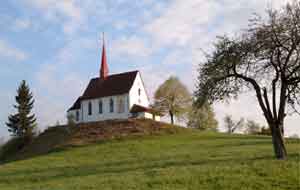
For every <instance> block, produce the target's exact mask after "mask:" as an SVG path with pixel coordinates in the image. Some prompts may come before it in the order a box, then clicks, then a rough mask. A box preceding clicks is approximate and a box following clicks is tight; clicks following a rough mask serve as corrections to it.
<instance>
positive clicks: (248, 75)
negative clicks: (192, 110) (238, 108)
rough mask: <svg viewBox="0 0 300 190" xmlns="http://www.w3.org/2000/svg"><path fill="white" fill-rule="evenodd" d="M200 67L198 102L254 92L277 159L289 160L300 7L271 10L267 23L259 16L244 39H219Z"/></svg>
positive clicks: (299, 64)
mask: <svg viewBox="0 0 300 190" xmlns="http://www.w3.org/2000/svg"><path fill="white" fill-rule="evenodd" d="M200 67H201V68H200V74H199V79H198V80H199V82H198V90H197V93H196V94H197V97H198V103H199V104H201V102H204V100H205V99H206V100H209V101H211V102H212V101H217V100H223V99H228V98H232V97H237V96H238V94H240V93H243V92H245V91H246V90H248V89H251V90H254V91H255V93H256V98H257V101H258V103H259V106H260V108H261V110H262V113H263V115H264V117H265V119H266V121H267V123H268V125H269V127H270V129H271V132H272V141H273V147H274V152H275V156H276V158H277V159H285V158H286V157H287V152H286V148H285V143H284V120H285V117H286V115H287V112H288V111H290V112H291V113H293V112H298V111H297V106H299V103H300V102H299V95H300V2H298V1H294V2H293V4H287V5H286V6H285V7H283V8H282V9H280V10H269V11H268V19H267V20H263V19H261V18H260V17H259V16H256V17H255V18H254V19H252V20H250V25H249V28H248V29H247V30H246V31H244V32H242V33H241V35H240V36H239V37H235V38H229V37H226V36H224V37H220V38H219V40H218V41H217V43H216V44H215V51H214V52H213V53H212V54H210V55H207V62H206V63H204V64H203V65H201V66H200ZM298 113H299V112H298Z"/></svg>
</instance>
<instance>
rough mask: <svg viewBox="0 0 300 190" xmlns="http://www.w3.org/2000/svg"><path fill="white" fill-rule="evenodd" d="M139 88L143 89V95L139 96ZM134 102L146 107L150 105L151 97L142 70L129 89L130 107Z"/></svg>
mask: <svg viewBox="0 0 300 190" xmlns="http://www.w3.org/2000/svg"><path fill="white" fill-rule="evenodd" d="M139 89H141V95H140V96H139ZM134 104H138V105H141V106H144V107H149V98H148V95H147V92H146V89H145V86H144V83H143V81H142V78H141V74H140V72H138V73H137V76H136V78H135V80H134V82H133V85H132V87H131V89H130V91H129V107H130V108H131V107H132V106H133V105H134Z"/></svg>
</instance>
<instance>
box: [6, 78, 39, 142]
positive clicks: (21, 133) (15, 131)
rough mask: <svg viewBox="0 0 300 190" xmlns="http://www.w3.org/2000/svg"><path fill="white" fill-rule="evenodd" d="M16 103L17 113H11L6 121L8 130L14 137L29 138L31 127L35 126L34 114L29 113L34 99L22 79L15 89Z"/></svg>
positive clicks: (31, 132)
mask: <svg viewBox="0 0 300 190" xmlns="http://www.w3.org/2000/svg"><path fill="white" fill-rule="evenodd" d="M15 99H16V103H17V104H16V105H14V108H16V109H17V113H15V114H11V115H10V116H9V117H8V122H7V123H6V125H7V127H8V128H9V129H8V131H9V132H10V133H12V135H13V136H16V137H25V138H31V137H32V135H33V128H34V127H35V126H36V119H35V115H34V114H31V110H32V108H33V104H34V100H33V95H32V93H31V92H30V89H29V87H28V85H27V84H26V82H25V81H24V80H23V81H22V82H21V84H20V86H19V88H18V90H17V96H16V98H15Z"/></svg>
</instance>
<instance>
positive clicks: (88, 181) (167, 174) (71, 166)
mask: <svg viewBox="0 0 300 190" xmlns="http://www.w3.org/2000/svg"><path fill="white" fill-rule="evenodd" d="M299 150H300V145H299V141H298V142H296V141H294V142H289V143H288V151H289V160H288V161H277V160H274V159H273V152H272V146H271V142H270V138H268V137H257V136H240V135H232V136H228V135H224V134H213V133H201V132H196V131H189V130H187V131H186V132H184V133H177V134H173V135H170V134H169V135H167V134H165V135H161V136H148V137H144V138H142V137H137V138H133V139H127V140H126V139H124V140H109V141H106V142H98V143H94V144H90V145H82V146H77V147H72V148H71V147H69V148H58V149H56V150H55V151H52V152H51V153H49V154H47V155H42V156H36V157H33V158H30V159H27V160H23V161H16V162H12V163H8V164H5V165H1V166H0V189H1V190H6V189H11V190H13V189H22V190H23V189H30V190H34V189H43V190H47V189H49V190H53V189H59V190H64V189H70V190H71V189H72V190H73V189H74V190H75V189H101V190H105V189H116V190H118V189H137V190H142V189H170V190H176V189H197V190H198V189H237V190H240V189H263V190H266V189H270V190H271V189H272V190H275V189H278V190H279V189H280V190H282V189H299V185H300V184H299V169H300V168H299V167H300V166H299V158H300V153H299Z"/></svg>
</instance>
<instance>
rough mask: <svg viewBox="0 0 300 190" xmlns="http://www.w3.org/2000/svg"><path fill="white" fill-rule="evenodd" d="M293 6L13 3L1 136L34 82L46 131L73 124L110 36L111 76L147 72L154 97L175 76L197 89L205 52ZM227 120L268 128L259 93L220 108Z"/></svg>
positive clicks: (3, 42) (2, 72)
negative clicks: (72, 113)
mask: <svg viewBox="0 0 300 190" xmlns="http://www.w3.org/2000/svg"><path fill="white" fill-rule="evenodd" d="M286 2H287V1H286V0H238V1H237V0H210V1H208V0H161V1H157V0H130V1H129V0H101V1H98V0H85V1H80V0H59V1H58V0H57V1H56V0H43V1H40V0H22V1H20V0H10V1H5V2H1V7H0V68H1V69H0V105H1V107H0V125H1V128H0V136H7V135H8V133H7V129H6V128H5V122H6V121H7V117H8V114H9V113H11V112H13V111H14V110H13V108H12V105H13V104H14V96H15V94H16V88H17V87H18V84H19V83H20V81H21V80H22V79H25V80H27V81H28V83H29V85H30V87H31V89H32V91H33V93H34V97H35V100H36V102H35V110H34V111H35V113H36V115H37V118H38V124H39V127H40V128H42V129H44V128H46V127H47V126H48V125H51V124H55V123H56V121H60V122H61V123H63V122H64V121H65V112H66V110H67V109H68V108H69V106H71V104H72V103H73V101H74V100H75V99H76V98H77V97H78V96H79V95H81V93H82V92H83V90H84V88H85V87H86V85H87V84H88V81H89V79H90V78H92V77H95V76H97V74H98V70H99V65H100V52H101V43H100V37H101V33H102V32H105V34H106V35H105V36H106V45H107V56H108V64H109V69H110V73H118V72H125V71H130V70H136V69H137V70H140V71H141V73H142V77H143V79H144V82H145V84H146V88H147V91H148V92H149V94H150V95H152V94H153V92H154V91H155V89H156V88H157V86H158V85H159V84H161V83H162V82H163V81H164V80H165V79H167V78H168V77H169V76H170V75H176V76H178V77H179V78H180V79H181V81H182V82H183V83H184V84H185V85H187V86H188V88H189V89H190V91H193V90H194V87H195V79H196V77H197V68H198V64H199V63H200V61H201V60H203V54H202V50H205V51H207V52H209V51H210V50H211V48H212V44H213V42H214V41H215V39H216V36H217V35H222V34H227V35H231V36H233V35H235V34H237V33H238V32H239V30H240V29H243V28H245V27H247V24H248V19H250V18H251V17H252V15H253V13H258V14H261V15H262V16H263V17H264V16H266V15H265V10H266V9H267V8H268V7H274V8H278V7H280V6H282V5H284V4H285V3H286ZM215 112H216V116H217V118H218V120H219V122H220V126H221V127H222V120H223V117H224V116H225V114H232V115H233V116H234V118H236V119H238V118H239V117H244V118H249V119H254V120H256V121H260V122H264V118H263V117H262V113H261V111H260V109H259V108H258V105H257V103H256V101H255V98H254V95H253V94H248V95H243V96H241V97H240V99H239V100H238V101H233V102H231V103H230V104H226V103H218V104H216V105H215ZM299 125H300V117H299V116H296V115H294V116H289V117H288V118H287V121H286V132H287V135H292V134H295V133H297V134H299V135H300V126H299Z"/></svg>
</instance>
